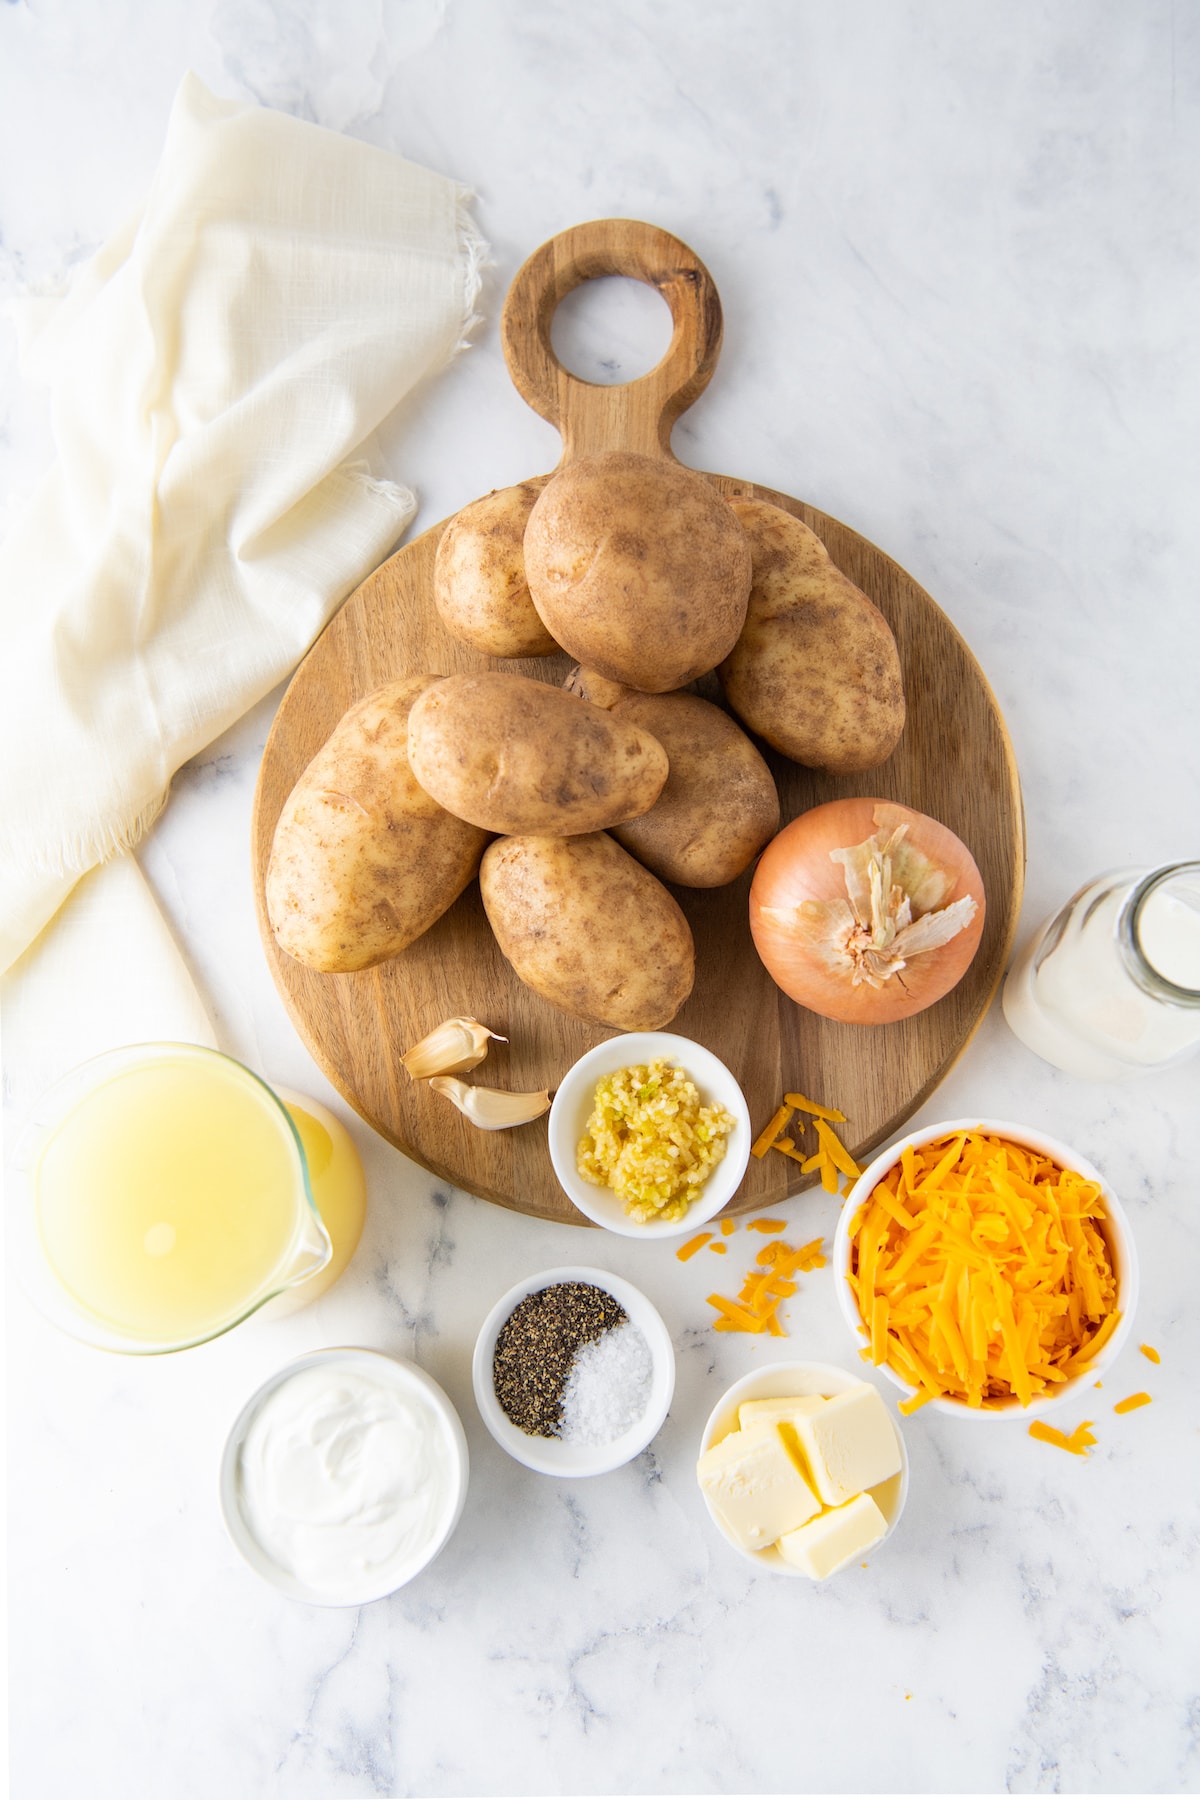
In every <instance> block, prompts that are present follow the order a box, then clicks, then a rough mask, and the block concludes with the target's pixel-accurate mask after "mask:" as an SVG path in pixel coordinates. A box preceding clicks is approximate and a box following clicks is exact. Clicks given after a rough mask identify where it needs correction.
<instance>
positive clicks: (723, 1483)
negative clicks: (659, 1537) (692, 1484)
mask: <svg viewBox="0 0 1200 1800" xmlns="http://www.w3.org/2000/svg"><path fill="white" fill-rule="evenodd" d="M696 1474H697V1476H698V1477H699V1481H700V1487H701V1490H702V1491H703V1493H704V1494H705V1495H706V1496H707V1498H708V1500H709V1502H710V1504H711V1505H712V1507H713V1510H714V1511H715V1512H716V1513H717V1514H718V1515H719V1517H720V1519H721V1521H722V1523H723V1524H724V1526H725V1529H726V1530H727V1531H728V1533H729V1535H730V1537H732V1538H733V1539H734V1540H735V1542H736V1543H738V1544H740V1545H741V1547H742V1549H744V1550H765V1549H766V1548H767V1546H768V1545H770V1544H773V1543H775V1541H776V1539H777V1538H780V1537H782V1536H783V1534H784V1533H785V1532H788V1531H794V1530H795V1529H796V1527H797V1526H799V1525H803V1524H804V1523H805V1521H806V1520H808V1519H811V1518H812V1517H813V1515H814V1514H815V1513H819V1512H820V1510H821V1502H820V1501H819V1500H818V1499H817V1496H816V1495H815V1494H814V1493H813V1491H812V1489H811V1487H810V1486H809V1485H808V1482H807V1481H806V1480H805V1479H804V1476H803V1474H802V1473H801V1471H800V1468H799V1466H798V1465H797V1463H796V1460H795V1457H794V1456H793V1455H792V1453H791V1451H790V1450H789V1448H788V1446H787V1444H786V1443H785V1442H784V1439H783V1435H782V1433H781V1432H780V1430H779V1427H778V1426H777V1425H774V1424H771V1423H770V1422H765V1423H762V1424H758V1425H752V1426H750V1428H749V1429H748V1430H746V1431H732V1432H730V1434H729V1436H728V1437H724V1438H722V1439H721V1440H720V1442H719V1443H716V1444H714V1445H713V1446H712V1448H711V1449H710V1450H706V1451H705V1452H704V1455H703V1456H702V1457H701V1458H700V1461H699V1462H698V1463H697V1465H696Z"/></svg>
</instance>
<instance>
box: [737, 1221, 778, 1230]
mask: <svg viewBox="0 0 1200 1800" xmlns="http://www.w3.org/2000/svg"><path fill="white" fill-rule="evenodd" d="M746 1230H747V1231H786V1230H787V1220H786V1219H751V1220H750V1221H749V1223H748V1224H747V1226H746Z"/></svg>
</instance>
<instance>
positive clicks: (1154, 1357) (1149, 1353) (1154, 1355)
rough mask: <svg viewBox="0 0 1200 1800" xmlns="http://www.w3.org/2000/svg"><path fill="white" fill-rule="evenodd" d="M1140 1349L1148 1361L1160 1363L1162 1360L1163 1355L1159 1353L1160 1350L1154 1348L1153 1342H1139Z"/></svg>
mask: <svg viewBox="0 0 1200 1800" xmlns="http://www.w3.org/2000/svg"><path fill="white" fill-rule="evenodd" d="M1138 1349H1139V1350H1140V1351H1141V1353H1142V1355H1143V1356H1144V1357H1145V1358H1146V1360H1147V1361H1148V1362H1152V1363H1160V1362H1161V1361H1162V1357H1161V1356H1160V1355H1159V1354H1158V1351H1157V1350H1156V1349H1155V1348H1154V1345H1153V1344H1139V1345H1138Z"/></svg>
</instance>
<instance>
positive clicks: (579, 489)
mask: <svg viewBox="0 0 1200 1800" xmlns="http://www.w3.org/2000/svg"><path fill="white" fill-rule="evenodd" d="M525 572H526V577H527V579H528V582H529V591H530V593H531V594H532V596H533V603H534V605H535V607H536V608H537V610H538V612H539V613H540V614H541V617H542V619H543V620H544V622H545V624H546V628H547V630H548V631H549V632H550V633H551V635H552V636H553V637H554V638H555V640H556V641H557V642H558V643H559V644H561V645H562V647H563V649H564V650H566V651H567V652H568V653H569V654H570V655H571V656H573V657H574V658H575V659H576V661H577V662H580V663H582V664H584V665H585V666H586V667H587V668H590V669H595V670H596V671H597V672H598V673H599V674H601V675H607V676H608V677H609V679H610V680H612V681H620V682H624V683H625V684H626V685H627V686H629V687H635V688H640V689H642V690H643V691H644V692H646V693H653V694H661V693H665V692H666V691H668V690H669V689H671V688H678V687H683V686H684V685H685V684H686V683H687V682H689V681H692V680H694V679H695V677H696V676H697V675H704V674H707V672H708V671H709V670H710V669H712V668H714V667H715V666H716V664H717V663H718V662H720V660H721V658H722V657H724V656H728V654H729V652H730V651H731V650H732V649H733V646H734V644H735V643H736V642H737V638H738V634H739V632H740V631H741V629H742V625H743V623H744V622H745V617H746V602H747V599H748V597H749V593H750V546H749V543H748V541H747V539H746V534H745V532H744V531H743V529H742V527H741V525H740V523H739V521H738V518H737V516H736V514H735V513H734V512H733V509H732V508H731V506H730V504H729V502H728V501H727V500H726V499H725V497H724V496H723V495H722V494H720V493H718V491H717V489H716V488H715V487H713V485H712V483H711V482H710V481H707V480H706V479H705V477H704V476H703V475H700V474H698V473H697V472H696V470H694V469H686V468H684V467H682V465H681V464H679V463H673V462H668V461H666V460H665V459H664V458H661V457H653V456H642V455H639V454H637V453H636V452H634V451H631V450H612V451H607V452H604V453H602V454H599V455H596V456H581V457H579V458H578V459H577V461H575V462H572V463H568V464H567V466H566V467H565V468H564V469H561V470H560V471H559V472H558V474H557V475H555V476H553V478H552V479H551V480H550V482H549V483H548V484H547V486H546V487H545V488H544V489H543V490H542V493H541V494H540V495H539V497H538V499H537V502H536V504H535V505H534V508H533V511H532V512H531V513H530V515H529V524H528V525H527V526H526V528H525Z"/></svg>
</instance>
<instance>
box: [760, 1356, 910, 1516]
mask: <svg viewBox="0 0 1200 1800" xmlns="http://www.w3.org/2000/svg"><path fill="white" fill-rule="evenodd" d="M783 1429H784V1433H785V1436H790V1435H791V1434H792V1433H794V1434H795V1437H796V1441H797V1444H798V1446H799V1453H800V1460H801V1462H802V1465H803V1467H804V1470H805V1473H806V1474H807V1476H808V1479H809V1481H810V1483H811V1485H812V1486H813V1487H814V1488H815V1489H816V1491H817V1493H818V1494H819V1495H820V1497H821V1499H822V1501H823V1502H824V1504H825V1505H826V1506H839V1507H840V1506H844V1505H845V1504H846V1502H847V1501H848V1500H853V1499H854V1497H855V1495H856V1494H861V1493H862V1492H863V1490H864V1489H866V1488H873V1487H878V1485H879V1483H880V1482H881V1481H887V1480H888V1479H889V1478H890V1477H891V1476H893V1475H898V1474H899V1473H900V1445H899V1443H898V1442H897V1439H896V1433H895V1429H894V1428H893V1425H892V1422H891V1420H890V1419H889V1417H888V1412H887V1408H886V1407H885V1406H884V1404H883V1401H882V1400H881V1399H880V1397H879V1394H878V1392H877V1391H876V1389H875V1388H873V1387H871V1386H870V1385H869V1384H868V1383H866V1382H862V1383H860V1384H859V1385H858V1386H857V1387H852V1388H847V1390H846V1392H845V1393H843V1394H833V1395H832V1396H831V1397H830V1398H829V1399H828V1400H826V1401H825V1403H824V1405H823V1406H821V1407H819V1408H817V1409H816V1410H815V1411H813V1412H797V1413H796V1414H795V1415H794V1417H793V1418H792V1419H791V1421H790V1422H789V1423H788V1424H787V1425H786V1426H785V1427H784V1428H783Z"/></svg>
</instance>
